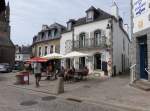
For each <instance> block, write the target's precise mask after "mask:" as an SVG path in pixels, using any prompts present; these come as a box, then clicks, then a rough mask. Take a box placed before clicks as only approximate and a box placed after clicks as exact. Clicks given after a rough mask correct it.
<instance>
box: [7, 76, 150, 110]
mask: <svg viewBox="0 0 150 111" xmlns="http://www.w3.org/2000/svg"><path fill="white" fill-rule="evenodd" d="M43 79H44V78H43ZM14 81H15V78H14V77H11V80H10V81H9V83H8V85H11V86H13V87H18V88H25V89H28V90H33V91H37V92H43V93H47V94H54V93H53V91H54V88H55V83H56V81H45V80H44V81H41V82H40V85H41V87H39V88H36V87H35V83H34V76H31V78H30V81H31V82H30V85H25V86H22V85H13V83H14ZM58 97H61V98H73V99H79V100H83V101H88V102H90V103H94V104H99V103H106V104H109V105H115V106H119V107H125V108H130V109H133V108H134V110H135V109H136V111H138V110H139V111H150V92H145V91H142V90H139V89H135V88H133V87H130V86H129V76H119V77H116V78H110V79H108V78H102V79H100V78H90V79H88V80H87V81H82V82H76V83H65V93H63V94H60V95H58Z"/></svg>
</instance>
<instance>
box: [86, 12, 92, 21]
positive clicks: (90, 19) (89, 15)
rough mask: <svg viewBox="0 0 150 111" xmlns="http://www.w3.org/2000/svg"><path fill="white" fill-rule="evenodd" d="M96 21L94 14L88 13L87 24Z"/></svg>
mask: <svg viewBox="0 0 150 111" xmlns="http://www.w3.org/2000/svg"><path fill="white" fill-rule="evenodd" d="M93 19H94V12H93V11H90V12H87V19H86V20H87V22H91V21H93Z"/></svg>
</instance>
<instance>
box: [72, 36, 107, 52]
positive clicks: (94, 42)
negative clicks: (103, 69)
mask: <svg viewBox="0 0 150 111" xmlns="http://www.w3.org/2000/svg"><path fill="white" fill-rule="evenodd" d="M106 47H107V44H106V37H103V38H100V39H96V38H88V39H85V40H75V41H73V49H74V50H79V49H85V48H86V49H90V48H106Z"/></svg>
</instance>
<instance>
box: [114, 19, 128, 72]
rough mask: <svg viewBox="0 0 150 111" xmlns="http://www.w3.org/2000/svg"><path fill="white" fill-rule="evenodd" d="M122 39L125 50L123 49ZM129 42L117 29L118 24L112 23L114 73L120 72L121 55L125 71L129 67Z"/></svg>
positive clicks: (120, 30) (119, 29)
mask: <svg viewBox="0 0 150 111" xmlns="http://www.w3.org/2000/svg"><path fill="white" fill-rule="evenodd" d="M123 38H124V43H125V50H124V48H123ZM128 45H129V40H128V38H127V36H126V34H125V33H124V32H123V31H122V29H121V28H120V27H119V23H118V22H116V21H113V66H116V73H119V72H122V54H124V55H125V69H127V68H128V67H129V63H128V62H127V61H128V60H129V51H128V50H129V48H128Z"/></svg>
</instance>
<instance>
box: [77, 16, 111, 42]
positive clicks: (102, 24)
mask: <svg viewBox="0 0 150 111" xmlns="http://www.w3.org/2000/svg"><path fill="white" fill-rule="evenodd" d="M108 21H109V19H106V20H101V21H97V22H92V23H89V24H85V25H81V26H77V27H75V28H74V37H75V40H76V37H77V36H78V35H79V34H80V33H82V32H86V33H88V35H89V37H90V33H91V32H94V31H96V30H97V29H101V30H104V31H105V32H106V37H109V33H108V30H107V29H106V27H107V24H108Z"/></svg>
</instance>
